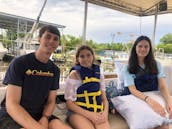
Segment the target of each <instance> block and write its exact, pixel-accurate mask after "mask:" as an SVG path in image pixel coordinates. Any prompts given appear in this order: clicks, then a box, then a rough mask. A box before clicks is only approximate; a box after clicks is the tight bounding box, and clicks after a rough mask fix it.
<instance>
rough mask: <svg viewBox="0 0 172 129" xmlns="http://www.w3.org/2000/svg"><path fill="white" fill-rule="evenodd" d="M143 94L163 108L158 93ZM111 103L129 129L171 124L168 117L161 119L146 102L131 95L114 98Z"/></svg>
mask: <svg viewBox="0 0 172 129" xmlns="http://www.w3.org/2000/svg"><path fill="white" fill-rule="evenodd" d="M144 93H145V94H146V95H148V96H150V97H152V98H154V99H155V100H156V101H158V102H159V103H160V104H161V105H162V106H165V102H164V99H163V98H162V96H161V95H160V93H159V92H156V91H153V92H144ZM111 101H112V103H113V105H114V106H115V108H116V110H117V111H118V112H119V113H120V114H121V115H122V116H123V117H124V118H125V119H126V121H127V123H128V125H129V127H130V129H148V128H154V127H157V126H160V125H162V124H169V123H171V122H172V120H171V119H169V118H168V116H167V117H161V116H160V115H159V114H157V113H156V112H154V111H153V109H152V108H151V107H150V106H149V105H148V104H147V103H146V102H144V101H143V100H141V99H139V98H137V97H135V96H133V95H126V96H118V97H114V98H112V99H111Z"/></svg>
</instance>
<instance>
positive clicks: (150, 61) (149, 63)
mask: <svg viewBox="0 0 172 129" xmlns="http://www.w3.org/2000/svg"><path fill="white" fill-rule="evenodd" d="M142 40H146V41H147V42H148V43H149V46H150V50H149V53H148V55H147V56H146V57H145V59H144V64H145V70H146V71H147V72H148V73H151V74H158V69H157V64H156V61H155V58H154V55H153V50H152V45H151V40H150V39H149V38H148V37H147V36H140V37H138V38H137V39H136V41H135V42H134V45H133V47H132V49H131V53H130V57H129V62H128V63H129V66H128V71H129V73H132V74H136V73H138V71H139V62H138V57H137V53H136V46H137V44H138V43H139V42H140V41H142Z"/></svg>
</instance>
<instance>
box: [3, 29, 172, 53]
mask: <svg viewBox="0 0 172 129" xmlns="http://www.w3.org/2000/svg"><path fill="white" fill-rule="evenodd" d="M20 37H22V36H20ZM23 37H24V35H23ZM16 39H17V33H16V32H14V31H12V30H7V31H6V35H5V36H4V35H0V42H2V43H3V45H4V46H5V47H6V48H7V49H9V48H10V47H11V46H12V44H13V43H14V42H15V40H16ZM81 43H82V37H81V36H80V37H75V36H72V35H62V36H61V42H60V45H62V46H63V49H64V50H65V51H70V50H73V49H76V47H77V46H79V45H81ZM85 44H87V45H89V46H91V47H92V48H93V49H94V50H95V51H96V52H99V51H102V50H116V51H130V49H131V47H132V44H133V42H128V43H122V42H118V43H113V42H112V43H96V42H95V41H93V40H87V41H86V43H85ZM158 49H163V50H164V52H165V53H172V33H168V34H165V35H164V36H163V37H162V38H161V39H160V43H158V45H156V49H155V50H158Z"/></svg>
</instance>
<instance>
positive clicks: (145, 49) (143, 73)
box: [123, 36, 172, 129]
mask: <svg viewBox="0 0 172 129" xmlns="http://www.w3.org/2000/svg"><path fill="white" fill-rule="evenodd" d="M128 63H129V64H128V66H126V67H124V69H123V70H124V85H125V86H127V87H128V88H126V89H127V90H125V94H130V93H131V94H133V95H134V96H136V97H138V98H140V99H141V100H143V101H145V102H146V103H147V104H148V105H149V106H150V107H151V108H152V109H153V110H154V111H155V112H157V113H158V114H160V115H161V116H165V115H166V112H165V109H164V108H163V107H162V106H161V105H160V104H159V103H158V102H157V101H156V100H154V99H152V98H151V97H149V96H146V95H144V93H143V92H146V91H156V90H160V92H161V93H162V95H163V97H164V99H165V101H166V110H167V112H168V113H169V114H170V116H171V114H172V99H171V97H170V94H169V91H168V88H167V85H166V83H165V79H164V73H163V71H162V67H161V65H160V63H159V62H157V61H156V60H155V59H154V55H153V52H152V46H151V41H150V39H149V38H148V37H147V36H140V37H138V38H137V39H136V41H135V43H134V45H133V47H132V50H131V54H130V58H129V62H128ZM167 128H169V126H168V125H162V126H160V127H157V128H156V129H167Z"/></svg>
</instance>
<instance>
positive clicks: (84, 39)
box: [82, 0, 88, 44]
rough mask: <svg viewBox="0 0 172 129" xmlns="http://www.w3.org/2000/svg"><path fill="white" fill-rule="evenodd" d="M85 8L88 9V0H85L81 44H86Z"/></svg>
mask: <svg viewBox="0 0 172 129" xmlns="http://www.w3.org/2000/svg"><path fill="white" fill-rule="evenodd" d="M87 10H88V0H85V9H84V26H83V33H82V44H86V28H87Z"/></svg>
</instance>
